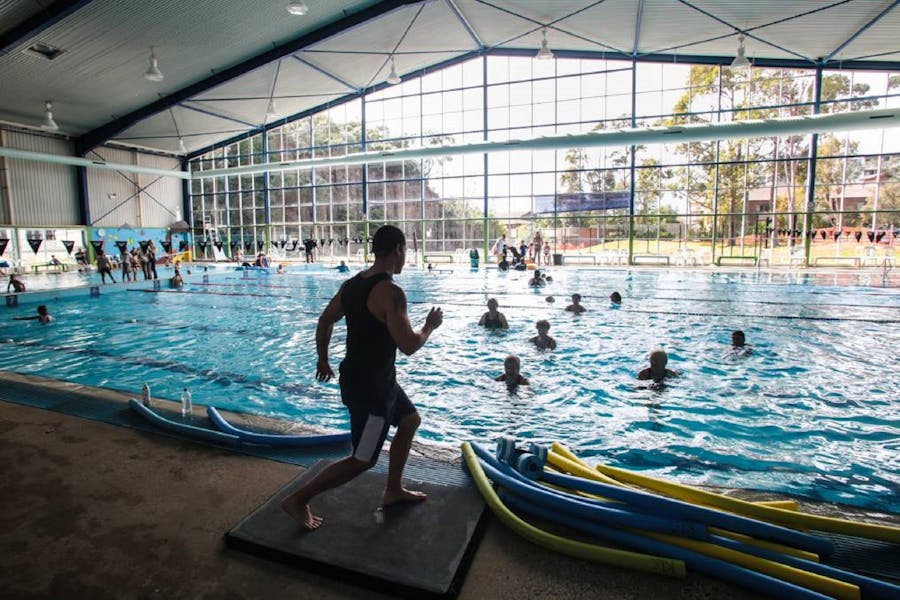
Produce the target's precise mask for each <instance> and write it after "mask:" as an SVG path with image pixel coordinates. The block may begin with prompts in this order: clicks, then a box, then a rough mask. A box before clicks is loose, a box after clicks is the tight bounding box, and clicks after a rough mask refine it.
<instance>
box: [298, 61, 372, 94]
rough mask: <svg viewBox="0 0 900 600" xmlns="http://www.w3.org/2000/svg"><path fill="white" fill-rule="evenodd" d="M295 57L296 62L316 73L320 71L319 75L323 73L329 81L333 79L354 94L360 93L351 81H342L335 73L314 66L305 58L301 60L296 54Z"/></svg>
mask: <svg viewBox="0 0 900 600" xmlns="http://www.w3.org/2000/svg"><path fill="white" fill-rule="evenodd" d="M293 56H294V60H296V61H297V62H299V63H301V64H303V65H306V66H307V67H309V68H310V69H312V70H314V71H318V72H319V73H321V74H322V75H324V76H325V77H328V78H329V79H333V80H335V81H337V82H338V83H339V84H341V85H342V86H344V87H346V88H348V89H350V90H353V91H354V92H359V88H358V87H357V86H355V85H353V84H352V83H350V82H349V81H344V80H343V79H341V78H340V77H338V76H337V75H335V74H334V73H332V72H331V71H328V70H326V69H323V68H322V67H320V66H318V65H314V64H313V63H311V62H309V61H308V60H306V59H305V58H300V57H299V56H297V55H296V54H294V55H293Z"/></svg>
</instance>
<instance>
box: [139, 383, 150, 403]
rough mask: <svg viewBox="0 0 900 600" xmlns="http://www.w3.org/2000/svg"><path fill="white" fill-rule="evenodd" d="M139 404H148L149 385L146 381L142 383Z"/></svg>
mask: <svg viewBox="0 0 900 600" xmlns="http://www.w3.org/2000/svg"><path fill="white" fill-rule="evenodd" d="M141 404H143V405H144V406H150V386H149V385H147V384H146V383H145V384H144V387H142V388H141Z"/></svg>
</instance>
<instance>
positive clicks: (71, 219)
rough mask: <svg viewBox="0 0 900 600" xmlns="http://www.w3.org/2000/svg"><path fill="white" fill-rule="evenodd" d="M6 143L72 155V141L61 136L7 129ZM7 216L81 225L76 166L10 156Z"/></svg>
mask: <svg viewBox="0 0 900 600" xmlns="http://www.w3.org/2000/svg"><path fill="white" fill-rule="evenodd" d="M3 143H4V145H5V146H7V147H9V148H17V149H19V150H30V151H32V152H43V153H45V154H59V155H71V154H72V151H73V145H72V142H70V141H68V140H64V139H60V138H55V137H50V136H46V135H40V134H32V133H25V132H20V131H4V132H3ZM6 165H7V169H8V176H9V190H8V193H9V200H10V202H9V204H10V209H11V213H12V214H11V215H7V216H8V220H10V221H11V222H12V224H13V225H18V226H37V227H53V226H67V225H68V226H70V225H79V224H80V223H79V219H80V216H79V210H78V193H77V183H76V180H75V168H74V167H70V166H66V165H57V164H53V163H44V162H35V161H30V160H18V159H9V160H7V161H6Z"/></svg>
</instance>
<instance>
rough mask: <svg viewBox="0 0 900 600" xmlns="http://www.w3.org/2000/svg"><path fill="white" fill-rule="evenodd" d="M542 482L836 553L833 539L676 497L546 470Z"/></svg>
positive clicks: (653, 511)
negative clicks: (676, 498) (667, 496)
mask: <svg viewBox="0 0 900 600" xmlns="http://www.w3.org/2000/svg"><path fill="white" fill-rule="evenodd" d="M541 479H542V480H544V481H546V482H547V483H550V484H552V485H558V486H562V487H567V488H572V489H575V490H579V491H582V492H588V493H591V494H597V495H598V496H603V497H604V498H612V499H613V500H620V501H622V502H627V503H629V504H632V505H634V506H637V507H639V508H642V509H645V510H648V511H652V513H653V514H655V515H661V516H666V517H669V518H683V519H691V520H693V521H700V522H702V523H705V524H707V525H711V526H714V527H721V528H722V529H728V530H730V531H736V532H738V533H743V534H746V535H749V536H752V537H757V538H761V539H766V540H771V541H774V542H778V543H782V544H787V545H789V546H794V547H795V548H800V549H802V550H807V551H810V552H815V553H816V554H825V555H828V554H831V553H832V552H834V544H833V543H832V542H831V540H828V539H825V538H821V537H818V536H815V535H811V534H809V533H804V532H802V531H797V530H795V529H791V528H789V527H784V526H782V525H774V524H772V523H766V522H765V521H759V520H757V519H751V518H750V517H744V516H740V515H735V514H731V513H726V512H724V511H719V510H714V509H711V508H707V507H704V506H698V505H696V504H691V503H689V502H684V501H682V500H675V499H674V498H666V497H663V496H657V495H655V494H648V493H647V492H642V491H639V490H633V489H628V488H624V487H620V486H617V485H610V484H608V483H601V482H599V481H589V480H587V479H582V478H580V477H572V476H571V475H561V474H559V473H553V472H551V471H544V472H543V473H542V474H541Z"/></svg>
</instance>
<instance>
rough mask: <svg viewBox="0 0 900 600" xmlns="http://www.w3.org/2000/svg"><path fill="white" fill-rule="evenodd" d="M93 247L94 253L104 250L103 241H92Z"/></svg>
mask: <svg viewBox="0 0 900 600" xmlns="http://www.w3.org/2000/svg"><path fill="white" fill-rule="evenodd" d="M91 246H92V247H93V248H94V252H98V253H99V252H100V251H101V250H103V240H91Z"/></svg>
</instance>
